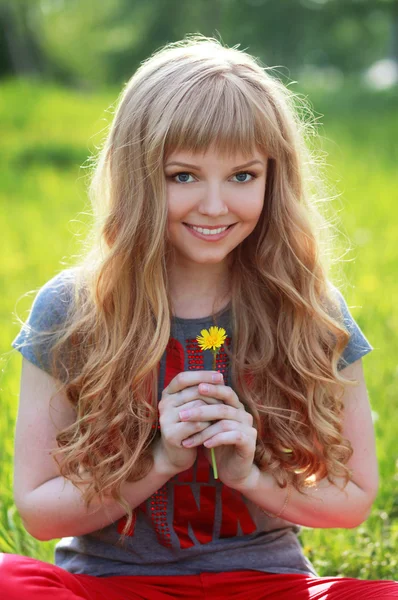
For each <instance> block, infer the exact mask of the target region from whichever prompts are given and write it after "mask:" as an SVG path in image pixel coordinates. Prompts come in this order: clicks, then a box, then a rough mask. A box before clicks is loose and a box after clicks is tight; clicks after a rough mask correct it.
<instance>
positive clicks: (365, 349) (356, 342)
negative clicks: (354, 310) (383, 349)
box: [333, 286, 373, 371]
mask: <svg viewBox="0 0 398 600" xmlns="http://www.w3.org/2000/svg"><path fill="white" fill-rule="evenodd" d="M333 291H334V293H335V294H336V296H337V298H338V300H339V303H340V308H341V312H342V316H343V323H342V325H343V326H344V327H345V329H346V330H347V332H348V333H349V334H350V339H349V342H348V344H347V346H346V347H345V348H344V350H343V353H342V355H341V357H340V360H339V362H338V364H337V368H338V370H339V371H341V370H342V369H344V367H347V366H348V365H350V364H352V363H353V362H355V361H356V360H359V359H360V358H362V357H363V356H365V355H366V354H368V353H369V352H371V351H372V350H373V346H372V345H371V344H370V343H369V341H368V339H367V338H366V336H365V335H364V333H363V332H362V330H361V329H360V327H359V325H358V324H357V322H356V321H355V320H354V318H353V316H352V315H351V313H350V310H349V308H348V306H347V302H346V301H345V299H344V296H343V295H342V293H341V292H340V290H338V289H337V288H335V287H334V286H333Z"/></svg>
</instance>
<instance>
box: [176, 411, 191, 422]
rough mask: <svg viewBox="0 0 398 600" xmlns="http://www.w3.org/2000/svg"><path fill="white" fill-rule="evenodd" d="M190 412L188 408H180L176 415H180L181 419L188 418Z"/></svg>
mask: <svg viewBox="0 0 398 600" xmlns="http://www.w3.org/2000/svg"><path fill="white" fill-rule="evenodd" d="M190 414H191V411H189V410H181V411H180V412H179V413H178V416H179V417H180V419H181V421H183V420H184V419H188V417H189V416H190Z"/></svg>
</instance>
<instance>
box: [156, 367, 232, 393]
mask: <svg viewBox="0 0 398 600" xmlns="http://www.w3.org/2000/svg"><path fill="white" fill-rule="evenodd" d="M213 377H215V379H213ZM223 379H224V378H223V375H222V373H218V371H181V373H178V375H176V376H175V377H174V379H172V380H171V381H170V383H169V385H168V386H167V387H166V388H165V389H164V390H163V391H164V392H166V394H175V393H176V392H180V391H181V390H183V389H184V388H186V387H188V386H192V385H199V383H201V382H204V383H221V382H222V381H223Z"/></svg>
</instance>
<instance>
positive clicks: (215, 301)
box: [169, 264, 229, 318]
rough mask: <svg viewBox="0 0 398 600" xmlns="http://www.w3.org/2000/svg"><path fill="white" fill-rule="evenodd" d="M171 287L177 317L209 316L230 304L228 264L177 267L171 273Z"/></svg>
mask: <svg viewBox="0 0 398 600" xmlns="http://www.w3.org/2000/svg"><path fill="white" fill-rule="evenodd" d="M169 286H170V297H171V301H172V306H173V313H174V314H176V315H177V316H180V317H186V318H189V317H192V318H194V317H202V316H207V315H209V314H210V313H211V312H212V311H213V310H214V311H215V312H218V311H219V310H221V309H222V308H224V306H226V305H227V303H228V300H229V273H228V267H227V265H225V264H214V265H208V264H207V265H206V264H204V265H201V264H197V265H192V264H190V265H189V266H188V265H181V264H180V265H174V266H173V267H172V268H171V269H170V270H169ZM199 313H200V314H199Z"/></svg>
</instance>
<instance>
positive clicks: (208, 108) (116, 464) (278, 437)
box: [52, 35, 352, 531]
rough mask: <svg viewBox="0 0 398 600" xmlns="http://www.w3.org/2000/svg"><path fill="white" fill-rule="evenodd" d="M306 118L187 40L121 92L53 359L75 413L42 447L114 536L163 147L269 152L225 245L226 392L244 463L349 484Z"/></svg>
mask: <svg viewBox="0 0 398 600" xmlns="http://www.w3.org/2000/svg"><path fill="white" fill-rule="evenodd" d="M300 106H301V108H303V107H304V110H299V108H300ZM309 115H310V112H309V109H308V107H306V106H305V104H304V103H303V102H301V104H300V102H298V97H297V96H296V95H295V94H293V93H292V92H291V91H290V90H289V89H288V88H287V87H286V86H285V85H284V84H283V83H282V82H281V81H280V80H279V79H278V78H277V77H276V76H274V75H273V74H272V73H271V69H268V68H265V67H263V66H262V65H261V64H260V61H259V60H257V59H255V58H253V57H252V56H250V55H249V54H247V53H245V52H243V51H241V50H239V49H238V48H236V47H235V48H227V47H224V46H223V45H222V44H221V43H220V42H218V41H217V40H215V39H211V38H205V37H203V36H198V35H196V36H188V37H186V38H185V39H184V40H182V41H180V42H177V43H172V44H169V45H167V46H166V47H164V48H162V49H161V50H159V51H157V52H156V53H154V54H153V55H152V56H151V57H150V58H149V59H148V60H146V61H145V62H143V63H142V64H141V66H140V67H139V68H138V70H137V71H136V73H135V74H134V75H133V76H132V78H131V79H130V80H129V81H128V83H127V84H126V86H125V88H124V90H123V92H122V94H121V96H120V99H119V102H118V106H117V109H116V111H115V115H114V119H113V122H112V124H111V127H110V130H109V134H108V135H107V138H106V140H105V143H104V145H103V147H102V149H101V151H100V152H99V154H98V157H97V160H96V164H95V170H94V172H93V176H92V180H91V185H90V190H89V192H90V197H91V201H92V204H93V207H94V213H95V223H94V225H93V229H92V231H91V234H90V237H89V240H90V245H89V247H88V249H87V251H86V252H85V254H84V256H83V257H82V259H81V260H80V262H79V264H78V265H77V268H76V270H75V271H76V273H75V275H76V277H75V282H74V295H73V301H72V302H71V305H70V310H69V314H68V318H67V321H66V326H65V329H64V330H62V331H61V329H58V330H57V333H56V335H57V341H56V343H55V345H54V348H53V353H52V357H53V372H54V374H55V375H56V376H57V379H59V381H60V382H62V383H61V384H60V385H61V389H62V390H64V391H65V393H66V394H67V397H68V398H69V400H70V401H71V403H72V404H73V406H74V407H75V410H76V421H75V422H74V423H73V425H71V426H70V427H68V428H66V429H65V430H63V431H61V432H60V433H59V435H58V437H57V442H58V445H59V447H58V448H57V449H56V450H54V452H53V455H54V457H55V459H56V460H57V461H58V463H59V466H60V471H61V474H62V475H63V476H64V477H66V478H68V479H70V480H72V481H73V482H74V483H76V484H78V483H79V482H80V476H81V474H82V472H84V473H85V477H86V479H87V477H88V478H89V481H90V483H89V485H88V486H87V487H86V491H85V493H84V498H85V500H86V502H87V505H89V503H90V502H91V500H92V499H93V497H94V495H96V494H98V495H99V496H100V497H101V498H104V497H105V496H109V495H111V496H112V497H113V498H115V499H117V500H118V501H119V502H120V504H121V505H122V506H123V507H124V509H125V510H126V513H127V515H128V520H127V523H126V528H125V530H124V531H127V530H128V528H129V526H130V523H131V516H132V511H131V508H130V507H129V505H128V504H127V502H125V500H124V498H123V497H122V495H121V485H122V484H123V482H125V481H135V480H138V479H140V478H142V477H143V476H144V475H145V474H146V473H147V472H148V471H149V470H150V468H151V465H152V455H151V445H152V444H153V441H154V440H155V439H156V436H157V435H158V434H157V432H156V429H154V427H153V425H154V424H155V423H156V418H157V403H158V389H157V388H158V370H157V369H158V364H159V361H160V360H161V357H162V355H163V353H164V351H165V349H166V345H167V343H168V341H169V336H170V324H171V309H170V306H171V304H170V293H169V284H168V268H167V265H168V261H169V259H170V248H169V247H168V242H167V199H166V185H165V175H164V171H163V165H164V161H165V159H166V157H167V156H168V155H169V153H171V152H172V151H174V150H177V149H185V150H191V151H194V152H196V151H197V152H201V151H205V150H206V149H208V148H209V147H210V146H211V145H212V146H214V147H215V149H216V150H217V151H219V152H222V153H231V154H232V153H235V152H237V151H239V152H243V153H245V154H247V155H248V156H250V154H251V153H252V152H253V150H254V149H259V150H260V151H261V152H263V153H264V154H265V155H266V156H268V157H269V159H268V173H267V184H266V192H265V199H264V200H265V201H264V207H263V211H262V214H261V217H260V219H259V222H258V224H257V226H256V228H255V229H254V231H253V232H252V233H251V234H250V235H249V236H248V238H246V239H245V240H244V241H243V242H242V243H241V244H240V245H239V246H238V247H237V248H236V249H235V250H234V252H233V262H232V267H231V295H232V303H231V310H232V331H233V339H234V344H233V347H234V350H233V352H232V353H230V360H231V372H232V382H233V388H234V389H235V391H236V393H237V394H238V396H239V398H240V399H241V401H242V402H243V403H244V404H245V406H246V408H247V410H248V411H250V412H251V413H252V415H253V417H254V422H255V426H256V428H257V429H258V432H259V435H258V443H257V449H256V455H255V461H256V463H257V464H258V465H259V466H260V468H262V469H267V470H268V471H269V472H270V473H272V474H273V475H274V476H275V478H276V479H277V481H278V483H279V485H281V486H284V485H286V483H287V481H288V480H291V481H292V483H293V485H295V487H296V488H297V489H299V490H301V491H304V488H305V486H306V485H308V482H309V480H310V478H311V477H314V476H315V475H316V476H317V477H323V476H327V477H329V478H332V477H337V476H344V477H345V480H346V481H348V479H349V471H348V468H347V466H346V463H347V461H348V459H349V457H350V456H351V453H352V449H351V447H350V444H349V442H348V441H347V440H345V439H343V437H342V426H341V417H342V401H341V395H342V391H343V387H342V382H343V381H345V380H344V379H343V378H342V377H341V376H340V375H339V372H338V368H337V363H338V359H339V357H340V356H341V353H342V351H343V349H344V347H345V346H346V344H347V342H348V339H349V336H348V333H347V332H346V330H345V329H344V327H343V326H342V324H341V323H342V319H341V313H340V308H339V303H338V300H337V299H336V296H335V294H334V293H333V289H332V287H331V286H330V284H329V280H328V277H327V265H326V258H325V257H326V254H325V246H324V242H323V241H322V240H321V239H320V238H319V235H318V229H321V228H320V227H319V223H320V220H319V214H318V211H317V208H316V205H317V203H318V200H319V197H318V188H317V185H316V182H317V181H318V180H320V179H319V168H318V167H319V160H318V162H317V159H316V157H315V156H314V154H313V151H312V149H311V144H310V138H311V137H312V136H313V134H314V129H315V128H314V123H313V122H311V120H310V119H309V118H308V116H309ZM322 244H323V245H322ZM226 351H228V349H226Z"/></svg>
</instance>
